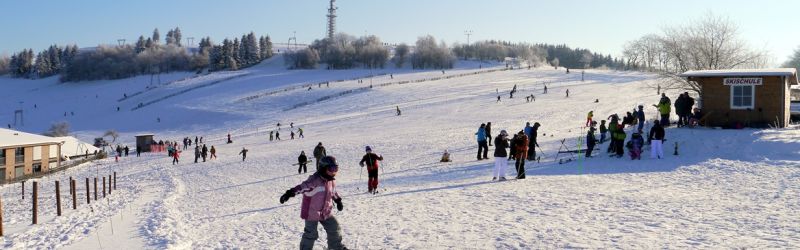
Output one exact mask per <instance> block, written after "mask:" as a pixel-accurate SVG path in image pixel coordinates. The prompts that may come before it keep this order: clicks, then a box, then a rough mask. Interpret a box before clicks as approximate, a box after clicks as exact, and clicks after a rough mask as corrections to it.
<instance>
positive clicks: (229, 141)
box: [195, 133, 233, 144]
mask: <svg viewBox="0 0 800 250" xmlns="http://www.w3.org/2000/svg"><path fill="white" fill-rule="evenodd" d="M231 143H233V141H232V140H231V133H228V144H231ZM195 144H197V140H195Z"/></svg>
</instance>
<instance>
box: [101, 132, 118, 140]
mask: <svg viewBox="0 0 800 250" xmlns="http://www.w3.org/2000/svg"><path fill="white" fill-rule="evenodd" d="M106 136H111V143H114V142H116V141H117V137H119V133H117V131H116V130H113V129H109V130H106V132H105V133H103V137H106Z"/></svg>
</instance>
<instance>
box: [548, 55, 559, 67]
mask: <svg viewBox="0 0 800 250" xmlns="http://www.w3.org/2000/svg"><path fill="white" fill-rule="evenodd" d="M559 63H561V61H559V60H558V57H556V58H553V60H552V61H550V65H553V67H556V68H558V65H559Z"/></svg>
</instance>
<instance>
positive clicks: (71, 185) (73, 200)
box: [69, 180, 78, 210]
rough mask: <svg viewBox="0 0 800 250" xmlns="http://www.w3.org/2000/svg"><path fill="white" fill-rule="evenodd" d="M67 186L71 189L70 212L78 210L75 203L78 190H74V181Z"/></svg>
mask: <svg viewBox="0 0 800 250" xmlns="http://www.w3.org/2000/svg"><path fill="white" fill-rule="evenodd" d="M69 186H70V187H71V188H72V210H75V209H78V203H77V202H76V201H78V200H77V199H76V197H75V196H76V193H78V190H75V180H70V181H69Z"/></svg>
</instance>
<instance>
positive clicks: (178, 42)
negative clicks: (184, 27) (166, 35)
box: [172, 27, 182, 47]
mask: <svg viewBox="0 0 800 250" xmlns="http://www.w3.org/2000/svg"><path fill="white" fill-rule="evenodd" d="M172 37H173V38H175V44H176V45H178V46H179V47H180V46H181V38H182V35H181V28H178V27H175V31H173V32H172Z"/></svg>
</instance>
